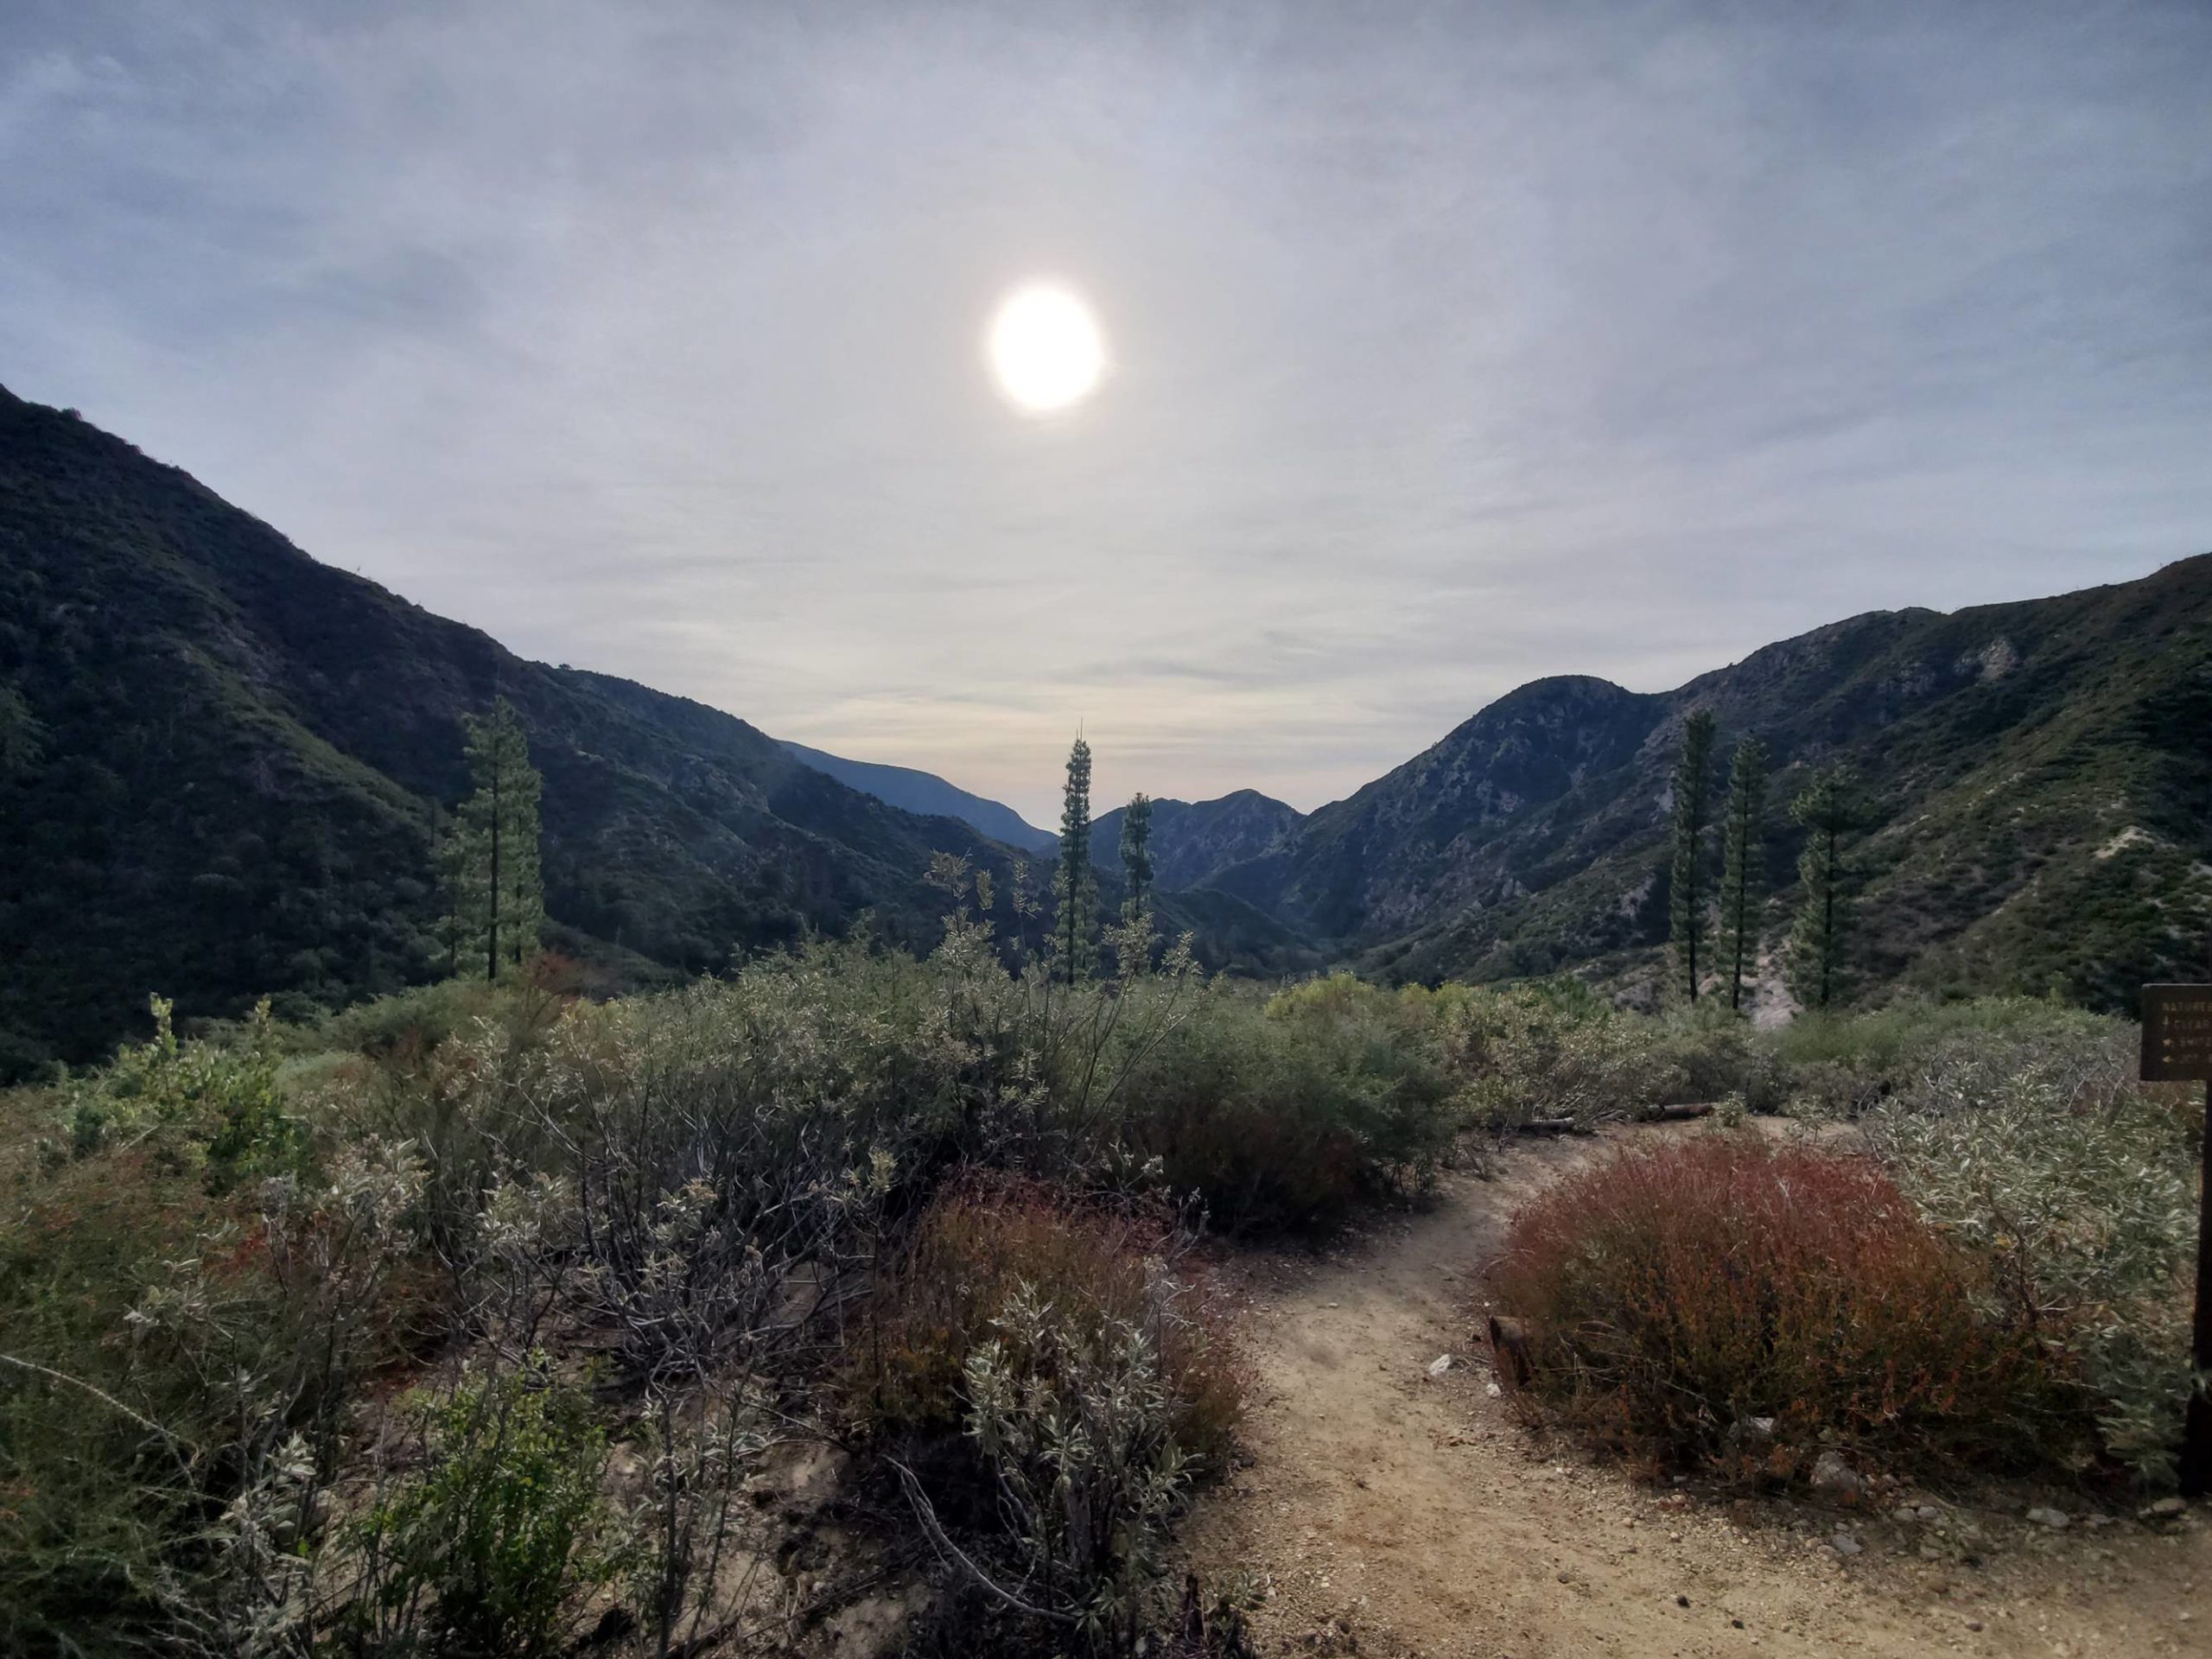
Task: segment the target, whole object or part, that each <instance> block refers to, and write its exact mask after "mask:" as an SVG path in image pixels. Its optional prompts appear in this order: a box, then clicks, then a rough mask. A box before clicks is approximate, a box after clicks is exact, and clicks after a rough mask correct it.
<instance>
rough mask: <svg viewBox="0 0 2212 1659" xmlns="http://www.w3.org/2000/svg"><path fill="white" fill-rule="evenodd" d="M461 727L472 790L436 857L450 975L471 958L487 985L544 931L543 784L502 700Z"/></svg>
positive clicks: (523, 956)
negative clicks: (540, 866)
mask: <svg viewBox="0 0 2212 1659" xmlns="http://www.w3.org/2000/svg"><path fill="white" fill-rule="evenodd" d="M461 726H462V729H463V730H464V731H465V732H466V733H467V739H468V744H467V747H468V766H469V771H470V772H471V774H472V775H473V776H474V779H475V784H476V788H475V791H474V793H473V794H471V795H470V796H469V797H468V798H467V800H465V801H463V802H462V803H461V810H460V811H459V812H458V813H457V814H456V815H455V817H454V825H453V829H452V830H451V831H450V833H449V834H448V838H447V841H446V842H445V844H444V846H443V847H442V848H441V849H440V853H439V868H440V873H441V874H442V876H443V877H444V878H445V880H446V883H447V894H446V901H447V904H448V907H449V909H450V912H451V921H450V922H449V924H448V925H449V927H450V929H451V938H452V941H453V946H454V949H453V957H452V961H451V962H450V963H449V964H448V971H449V972H452V973H454V974H460V973H461V972H463V971H464V970H465V969H467V966H468V965H469V961H470V958H471V957H474V960H475V961H479V962H481V963H483V964H484V976H485V977H486V979H497V978H499V976H500V975H501V974H502V973H503V972H505V971H506V970H507V969H510V968H512V967H514V966H517V965H519V964H520V963H523V962H524V961H526V960H527V959H528V958H529V957H530V956H531V954H532V953H533V952H534V951H536V950H537V939H538V933H539V931H540V929H542V928H543V925H544V920H545V890H544V884H543V881H542V880H541V879H540V877H539V874H538V844H537V843H538V827H537V809H538V799H539V797H540V795H541V794H542V793H543V781H542V780H541V779H539V777H538V775H537V769H536V768H534V767H533V766H531V764H530V744H529V738H528V735H527V734H525V733H524V730H523V724H522V717H521V715H518V714H517V713H516V711H515V706H514V705H513V704H512V703H511V702H508V701H507V700H506V699H505V697H501V698H500V699H499V701H498V702H495V703H494V704H493V708H492V712H491V713H490V714H489V715H486V716H484V717H482V718H480V719H479V718H475V717H473V716H469V717H464V718H463V720H462V721H461Z"/></svg>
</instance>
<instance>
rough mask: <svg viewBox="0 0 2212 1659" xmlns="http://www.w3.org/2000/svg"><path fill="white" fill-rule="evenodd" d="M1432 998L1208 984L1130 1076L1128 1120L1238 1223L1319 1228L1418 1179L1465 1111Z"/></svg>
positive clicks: (1187, 1188)
mask: <svg viewBox="0 0 2212 1659" xmlns="http://www.w3.org/2000/svg"><path fill="white" fill-rule="evenodd" d="M1424 995H1425V994H1423V993H1421V992H1414V993H1411V994H1401V993H1394V992H1389V991H1384V990H1381V989H1378V988H1375V987H1373V986H1369V985H1363V984H1361V983H1359V982H1357V981H1355V980H1352V979H1351V978H1350V977H1349V976H1337V977H1335V978H1332V979H1326V980H1318V981H1314V982H1310V983H1307V984H1305V985H1300V986H1297V987H1294V988H1290V989H1288V990H1285V991H1282V992H1280V993H1278V994H1276V995H1274V996H1273V997H1272V998H1267V999H1264V1000H1263V999H1262V997H1261V996H1259V995H1255V993H1254V992H1253V991H1252V989H1251V988H1249V987H1240V986H1225V985H1218V984H1217V985H1214V986H1211V987H1209V988H1207V990H1206V992H1205V995H1204V997H1203V998H1202V999H1201V1000H1200V1001H1198V1004H1197V1006H1196V1007H1194V1008H1193V1010H1192V1013H1191V1014H1190V1016H1189V1017H1188V1018H1187V1019H1185V1020H1183V1021H1182V1022H1181V1023H1180V1024H1179V1025H1178V1026H1177V1027H1175V1028H1174V1029H1173V1031H1172V1032H1170V1033H1167V1034H1166V1037H1165V1038H1164V1039H1162V1040H1160V1042H1159V1043H1158V1044H1157V1045H1156V1046H1154V1048H1153V1050H1152V1051H1151V1052H1150V1053H1149V1054H1148V1055H1147V1057H1146V1058H1145V1059H1144V1061H1143V1062H1142V1064H1141V1065H1138V1066H1137V1067H1136V1068H1135V1071H1133V1073H1132V1075H1131V1076H1130V1077H1129V1080H1128V1084H1127V1085H1126V1091H1125V1092H1126V1104H1125V1107H1124V1116H1123V1119H1122V1126H1123V1132H1124V1134H1125V1135H1127V1136H1128V1141H1129V1143H1130V1145H1131V1146H1132V1147H1135V1149H1136V1150H1137V1151H1138V1152H1139V1153H1140V1154H1142V1155H1144V1156H1147V1157H1152V1158H1157V1159H1159V1160H1160V1166H1161V1170H1162V1173H1163V1174H1164V1175H1165V1177H1166V1180H1167V1182H1168V1184H1169V1185H1171V1186H1173V1188H1175V1189H1176V1190H1177V1191H1179V1192H1198V1193H1199V1194H1200V1195H1201V1196H1202V1197H1203V1198H1205V1203H1206V1205H1207V1208H1208V1211H1209V1212H1210V1214H1211V1217H1213V1219H1214V1221H1215V1222H1216V1223H1217V1224H1219V1225H1222V1226H1224V1227H1228V1228H1231V1229H1237V1230H1261V1229H1267V1228H1282V1227H1297V1226H1308V1225H1312V1224H1317V1223H1320V1222H1325V1221H1326V1220H1328V1219H1330V1218H1332V1217H1334V1216H1336V1215H1338V1213H1340V1212H1341V1211H1343V1210H1344V1208H1345V1207H1346V1206H1348V1205H1350V1204H1351V1203H1352V1202H1353V1201H1354V1200H1355V1199H1356V1198H1358V1197H1359V1196H1361V1195H1362V1194H1363V1193H1374V1192H1393V1191H1400V1190H1404V1189H1407V1188H1418V1187H1420V1186H1421V1185H1424V1184H1426V1183H1427V1181H1428V1179H1430V1178H1431V1177H1432V1176H1433V1173H1434V1172H1435V1170H1436V1169H1437V1167H1438V1166H1440V1164H1441V1163H1442V1161H1443V1160H1444V1159H1445V1157H1446V1154H1448V1153H1449V1151H1450V1149H1451V1147H1452V1141H1453V1140H1454V1138H1455V1137H1456V1136H1457V1135H1458V1133H1459V1129H1460V1128H1462V1127H1463V1126H1464V1123H1465V1107H1464V1105H1463V1103H1462V1098H1461V1091H1460V1089H1459V1082H1458V1079H1457V1078H1456V1077H1454V1075H1453V1074H1452V1071H1451V1070H1450V1069H1449V1067H1448V1066H1447V1065H1446V1063H1445V1058H1444V1054H1443V1052H1442V1048H1441V1046H1440V1043H1439V1041H1438V1040H1437V1038H1436V1035H1435V1031H1434V1021H1433V1019H1432V1018H1431V1017H1430V1015H1429V1013H1428V1010H1427V1007H1426V1006H1425V1004H1424V1002H1423V1001H1421V998H1422V997H1423V996H1424Z"/></svg>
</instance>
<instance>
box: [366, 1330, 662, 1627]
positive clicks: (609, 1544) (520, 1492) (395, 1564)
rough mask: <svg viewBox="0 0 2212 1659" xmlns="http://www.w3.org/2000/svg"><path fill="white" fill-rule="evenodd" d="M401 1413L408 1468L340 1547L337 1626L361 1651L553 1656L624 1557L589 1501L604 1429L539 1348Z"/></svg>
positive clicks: (596, 1491)
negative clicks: (414, 1450)
mask: <svg viewBox="0 0 2212 1659" xmlns="http://www.w3.org/2000/svg"><path fill="white" fill-rule="evenodd" d="M408 1414H409V1415H410V1418H411V1419H412V1421H413V1423H414V1425H415V1427H416V1429H417V1430H418V1432H419V1433H420V1434H421V1436H422V1439H423V1463H422V1465H421V1467H419V1468H418V1469H416V1470H415V1471H412V1472H410V1473H409V1474H407V1475H406V1476H404V1478H401V1479H399V1480H398V1481H397V1483H396V1484H393V1485H392V1486H391V1488H390V1489H389V1490H387V1491H385V1492H383V1493H382V1494H381V1495H380V1496H379V1497H378V1499H377V1501H376V1502H375V1503H373V1504H372V1506H371V1507H370V1509H369V1510H368V1512H367V1513H366V1514H365V1516H362V1517H361V1518H360V1519H359V1521H357V1522H355V1523H354V1524H353V1526H352V1527H351V1528H350V1529H348V1532H349V1536H348V1537H347V1538H346V1541H345V1542H344V1544H343V1545H342V1546H340V1548H343V1549H345V1550H346V1551H347V1552H348V1553H349V1554H351V1556H352V1557H353V1559H354V1560H355V1561H356V1562H357V1564H358V1571H359V1581H358V1583H357V1584H356V1585H355V1586H353V1595H352V1596H351V1599H349V1601H348V1604H347V1609H346V1618H345V1621H344V1623H343V1626H342V1641H343V1645H344V1646H345V1648H346V1650H348V1651H350V1652H353V1653H355V1654H361V1655H372V1654H373V1655H392V1656H397V1655H406V1654H415V1653H428V1652H435V1653H442V1654H451V1655H456V1656H471V1659H474V1656H483V1659H491V1656H494V1655H498V1656H506V1655H515V1656H523V1659H532V1656H538V1655H543V1654H548V1653H553V1652H557V1651H559V1650H561V1649H563V1648H564V1647H565V1646H566V1644H567V1642H568V1639H569V1636H570V1635H571V1634H572V1633H573V1632H572V1627H573V1625H574V1624H575V1614H576V1612H577V1611H578V1610H579V1608H580V1606H581V1605H582V1601H583V1599H585V1597H586V1596H588V1594H589V1593H590V1592H593V1591H594V1590H597V1589H599V1588H601V1587H602V1586H605V1585H607V1584H608V1583H610V1582H612V1581H613V1580H614V1579H615V1578H616V1577H617V1575H618V1574H619V1573H620V1572H621V1571H622V1570H623V1569H624V1567H626V1565H627V1564H628V1561H629V1551H628V1550H627V1548H626V1545H625V1541H624V1540H623V1538H622V1536H621V1529H620V1527H619V1526H618V1525H617V1524H616V1522H615V1520H614V1518H613V1516H611V1515H610V1514H609V1512H608V1511H607V1509H606V1508H605V1506H604V1504H603V1503H602V1502H601V1496H600V1478H601V1472H602V1471H603V1470H604V1469H605V1466H606V1463H607V1442H606V1437H605V1435H604V1434H603V1433H602V1432H601V1430H600V1428H599V1427H598V1425H597V1424H596V1423H594V1421H592V1417H591V1413H590V1409H589V1405H588V1401H587V1399H586V1397H585V1396H584V1395H582V1393H581V1392H580V1391H578V1390H577V1389H573V1388H568V1387H563V1386H562V1385H560V1384H558V1383H554V1382H553V1381H552V1380H551V1378H550V1376H549V1375H548V1372H547V1367H546V1363H545V1361H544V1357H543V1355H538V1356H535V1357H533V1361H532V1363H531V1365H530V1366H529V1367H528V1368H526V1369H524V1370H518V1371H511V1372H508V1373H506V1374H505V1375H504V1376H499V1377H496V1378H491V1379H485V1378H472V1379H469V1380H467V1381H464V1382H463V1383H461V1385H460V1386H459V1387H458V1388H456V1389H454V1390H453V1392H452V1393H451V1394H449V1395H447V1396H446V1397H445V1398H443V1399H442V1400H440V1399H433V1398H428V1397H418V1398H417V1399H416V1400H414V1401H413V1402H410V1404H409V1406H408Z"/></svg>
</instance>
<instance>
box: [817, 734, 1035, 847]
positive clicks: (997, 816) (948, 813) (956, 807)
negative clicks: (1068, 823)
mask: <svg viewBox="0 0 2212 1659" xmlns="http://www.w3.org/2000/svg"><path fill="white" fill-rule="evenodd" d="M777 741H779V743H781V744H782V745H783V747H784V748H785V751H786V752H788V753H791V754H793V755H796V756H797V757H798V759H799V760H802V761H804V762H805V764H807V765H808V766H812V767H813V768H814V769H815V770H816V771H817V772H827V773H828V774H829V776H830V777H832V778H835V779H837V781H838V782H839V783H842V784H843V785H846V786H847V787H848V788H850V789H857V790H859V791H861V793H862V794H865V795H873V796H874V797H875V798H876V799H878V800H880V801H886V802H888V803H889V804H891V805H893V806H895V807H898V808H899V809H901V810H905V811H908V812H913V813H917V814H918V815H920V816H922V817H941V818H957V819H959V820H960V821H961V822H962V823H965V824H967V825H968V826H969V828H970V829H974V830H975V831H976V833H977V834H978V835H983V836H989V837H990V838H991V839H992V840H994V841H998V842H1005V843H1006V845H1007V846H1009V847H1019V848H1020V849H1022V850H1023V851H1025V852H1031V853H1041V852H1048V851H1050V850H1051V849H1052V848H1054V847H1056V846H1058V844H1059V837H1058V836H1055V835H1054V834H1052V831H1050V830H1049V829H1038V828H1037V826H1036V825H1034V824H1033V823H1030V822H1029V821H1028V820H1027V819H1026V818H1024V817H1022V816H1021V814H1020V813H1019V812H1017V811H1015V810H1014V809H1013V808H1012V807H1010V806H1008V805H1007V804H1005V803H1004V802H1003V801H995V800H992V799H990V798H988V796H982V795H977V794H976V793H974V792H972V791H969V790H965V789H963V788H961V787H960V786H959V785H957V784H954V783H950V782H947V781H946V780H945V779H943V778H940V777H938V775H937V774H936V773H935V772H923V771H921V770H919V769H918V768H916V767H913V766H888V765H886V764H884V763H882V762H880V761H875V760H847V759H846V758H845V757H844V756H842V755H837V754H830V753H827V752H826V751H824V750H822V749H815V748H809V747H807V746H806V745H805V744H804V743H794V742H793V741H791V740H790V739H789V738H779V739H778V740H777Z"/></svg>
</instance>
